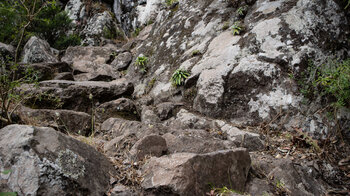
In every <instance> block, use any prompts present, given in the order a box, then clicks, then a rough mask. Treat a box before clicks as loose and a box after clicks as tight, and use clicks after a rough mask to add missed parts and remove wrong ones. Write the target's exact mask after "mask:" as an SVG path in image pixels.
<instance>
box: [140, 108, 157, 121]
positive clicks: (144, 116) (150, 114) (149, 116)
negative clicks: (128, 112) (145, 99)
mask: <svg viewBox="0 0 350 196" xmlns="http://www.w3.org/2000/svg"><path fill="white" fill-rule="evenodd" d="M141 122H142V123H144V124H154V123H159V122H160V119H159V118H158V116H157V115H156V113H155V112H154V111H153V110H152V109H151V108H150V107H148V106H145V107H143V108H142V112H141Z"/></svg>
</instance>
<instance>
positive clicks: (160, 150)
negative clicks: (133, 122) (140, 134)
mask: <svg viewBox="0 0 350 196" xmlns="http://www.w3.org/2000/svg"><path fill="white" fill-rule="evenodd" d="M167 150H168V148H167V144H166V141H165V139H164V138H162V137H161V136H159V135H148V136H145V137H144V138H142V139H140V140H139V141H137V142H136V143H135V144H134V146H133V147H132V148H131V150H130V154H131V156H132V157H133V159H134V160H137V161H139V160H142V159H143V158H145V156H147V155H150V156H156V157H160V156H162V155H164V154H165V153H166V152H167Z"/></svg>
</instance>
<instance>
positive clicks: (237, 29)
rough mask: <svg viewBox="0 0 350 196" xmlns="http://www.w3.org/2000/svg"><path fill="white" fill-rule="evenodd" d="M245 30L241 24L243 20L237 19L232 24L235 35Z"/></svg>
mask: <svg viewBox="0 0 350 196" xmlns="http://www.w3.org/2000/svg"><path fill="white" fill-rule="evenodd" d="M242 30H243V27H242V26H241V22H239V21H236V22H235V23H234V24H233V25H232V31H233V35H236V34H237V35H239V34H240V33H241V31H242Z"/></svg>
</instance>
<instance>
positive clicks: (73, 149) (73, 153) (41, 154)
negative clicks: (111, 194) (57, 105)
mask: <svg viewBox="0 0 350 196" xmlns="http://www.w3.org/2000/svg"><path fill="white" fill-rule="evenodd" d="M0 155H1V156H0V169H1V171H3V170H7V171H10V173H9V176H8V177H7V178H6V179H2V180H1V182H0V183H1V184H4V185H5V186H7V187H8V188H9V189H10V191H11V192H17V193H18V195H81V196H83V195H103V194H105V193H106V192H107V191H108V189H109V188H110V186H109V180H110V176H109V173H110V172H113V171H112V170H113V167H112V165H111V164H110V163H109V161H108V160H107V159H106V158H105V157H104V156H103V155H102V154H100V153H99V152H97V151H96V150H95V149H94V148H92V147H91V146H89V145H87V144H85V143H82V142H79V141H77V140H75V139H73V138H71V137H68V136H66V135H64V134H62V133H60V132H57V131H55V130H54V129H52V128H45V127H32V126H26V125H9V126H7V127H5V128H3V129H1V130H0ZM96 168H98V169H96Z"/></svg>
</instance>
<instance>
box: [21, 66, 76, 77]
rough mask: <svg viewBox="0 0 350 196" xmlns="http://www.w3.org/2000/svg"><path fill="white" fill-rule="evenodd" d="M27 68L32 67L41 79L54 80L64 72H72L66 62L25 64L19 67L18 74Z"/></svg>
mask: <svg viewBox="0 0 350 196" xmlns="http://www.w3.org/2000/svg"><path fill="white" fill-rule="evenodd" d="M26 68H31V69H33V71H35V72H37V77H38V80H39V81H43V80H52V79H54V78H55V77H56V76H57V75H58V74H59V73H62V72H69V73H70V74H71V73H72V68H71V67H70V66H69V65H68V64H67V63H65V62H57V63H35V64H23V65H20V66H19V67H18V69H19V71H18V74H21V73H22V71H23V70H24V69H26Z"/></svg>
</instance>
